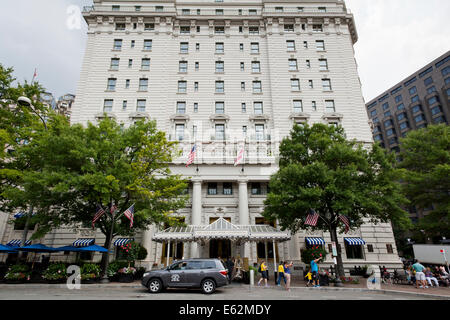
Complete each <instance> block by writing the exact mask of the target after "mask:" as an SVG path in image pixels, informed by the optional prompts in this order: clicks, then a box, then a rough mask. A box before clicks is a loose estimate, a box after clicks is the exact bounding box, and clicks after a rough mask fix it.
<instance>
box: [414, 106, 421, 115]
mask: <svg viewBox="0 0 450 320" xmlns="http://www.w3.org/2000/svg"><path fill="white" fill-rule="evenodd" d="M419 111H422V106H421V105H417V106H414V107H413V108H412V113H417V112H419Z"/></svg>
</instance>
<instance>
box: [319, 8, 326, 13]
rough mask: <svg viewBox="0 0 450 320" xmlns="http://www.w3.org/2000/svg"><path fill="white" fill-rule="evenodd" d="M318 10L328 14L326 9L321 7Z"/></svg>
mask: <svg viewBox="0 0 450 320" xmlns="http://www.w3.org/2000/svg"><path fill="white" fill-rule="evenodd" d="M318 10H319V12H327V8H326V7H319V8H318Z"/></svg>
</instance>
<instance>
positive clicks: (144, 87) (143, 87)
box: [139, 78, 148, 91]
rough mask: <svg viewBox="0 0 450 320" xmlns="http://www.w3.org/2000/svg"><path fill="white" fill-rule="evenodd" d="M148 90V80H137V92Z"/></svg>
mask: <svg viewBox="0 0 450 320" xmlns="http://www.w3.org/2000/svg"><path fill="white" fill-rule="evenodd" d="M147 90H148V79H146V78H141V79H139V91H147Z"/></svg>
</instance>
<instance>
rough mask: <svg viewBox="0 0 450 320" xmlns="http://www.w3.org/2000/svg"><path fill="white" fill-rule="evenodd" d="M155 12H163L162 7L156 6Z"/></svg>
mask: <svg viewBox="0 0 450 320" xmlns="http://www.w3.org/2000/svg"><path fill="white" fill-rule="evenodd" d="M155 11H156V12H163V11H164V6H156V7H155Z"/></svg>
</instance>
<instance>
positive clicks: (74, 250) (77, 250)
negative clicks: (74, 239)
mask: <svg viewBox="0 0 450 320" xmlns="http://www.w3.org/2000/svg"><path fill="white" fill-rule="evenodd" d="M55 251H68V252H80V248H79V247H74V246H64V247H59V248H55ZM68 261H69V255H67V258H66V262H68Z"/></svg>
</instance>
